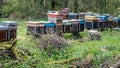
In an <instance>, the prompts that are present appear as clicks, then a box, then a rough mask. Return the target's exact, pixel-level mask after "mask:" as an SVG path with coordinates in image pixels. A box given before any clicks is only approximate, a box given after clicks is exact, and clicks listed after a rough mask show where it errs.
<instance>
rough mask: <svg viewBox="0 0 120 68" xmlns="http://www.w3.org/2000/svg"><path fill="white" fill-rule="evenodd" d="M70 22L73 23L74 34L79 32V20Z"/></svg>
mask: <svg viewBox="0 0 120 68" xmlns="http://www.w3.org/2000/svg"><path fill="white" fill-rule="evenodd" d="M69 22H70V23H71V31H72V32H79V23H78V20H76V19H74V20H69Z"/></svg>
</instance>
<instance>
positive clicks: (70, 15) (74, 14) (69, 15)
mask: <svg viewBox="0 0 120 68" xmlns="http://www.w3.org/2000/svg"><path fill="white" fill-rule="evenodd" d="M77 18H78V14H77V13H68V19H77Z"/></svg>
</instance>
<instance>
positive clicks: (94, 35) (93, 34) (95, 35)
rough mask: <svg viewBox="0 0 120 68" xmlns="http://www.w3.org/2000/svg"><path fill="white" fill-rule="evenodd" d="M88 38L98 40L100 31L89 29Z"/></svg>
mask: <svg viewBox="0 0 120 68" xmlns="http://www.w3.org/2000/svg"><path fill="white" fill-rule="evenodd" d="M88 39H89V40H99V39H101V33H100V32H99V31H96V30H89V31H88Z"/></svg>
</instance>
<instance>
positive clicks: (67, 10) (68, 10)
mask: <svg viewBox="0 0 120 68" xmlns="http://www.w3.org/2000/svg"><path fill="white" fill-rule="evenodd" d="M61 12H62V13H68V12H70V9H69V8H63V9H61Z"/></svg>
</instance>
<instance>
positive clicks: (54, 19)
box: [47, 13, 63, 23]
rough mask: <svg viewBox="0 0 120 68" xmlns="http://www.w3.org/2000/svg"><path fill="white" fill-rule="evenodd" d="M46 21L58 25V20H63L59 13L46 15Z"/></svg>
mask: <svg viewBox="0 0 120 68" xmlns="http://www.w3.org/2000/svg"><path fill="white" fill-rule="evenodd" d="M47 15H48V21H49V22H54V23H60V22H58V21H59V20H63V14H61V13H48V14H47Z"/></svg>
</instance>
